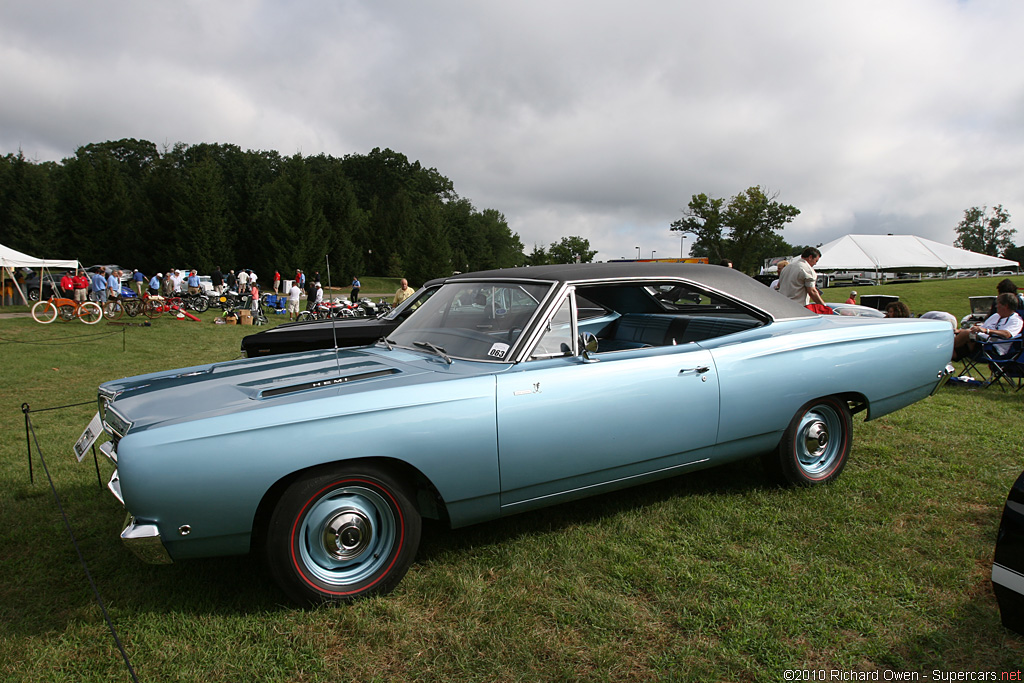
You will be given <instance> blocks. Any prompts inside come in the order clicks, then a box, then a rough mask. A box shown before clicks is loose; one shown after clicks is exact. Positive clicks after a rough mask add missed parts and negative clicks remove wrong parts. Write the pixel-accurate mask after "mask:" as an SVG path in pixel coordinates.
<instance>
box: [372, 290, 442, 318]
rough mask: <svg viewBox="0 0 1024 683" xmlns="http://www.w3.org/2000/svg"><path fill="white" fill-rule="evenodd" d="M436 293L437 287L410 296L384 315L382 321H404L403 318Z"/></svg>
mask: <svg viewBox="0 0 1024 683" xmlns="http://www.w3.org/2000/svg"><path fill="white" fill-rule="evenodd" d="M436 291H437V287H430V288H429V289H424V290H421V291H420V292H419V293H418V294H414V295H413V296H410V297H409V298H408V299H406V300H405V301H403V302H402V303H400V304H398V305H397V306H395V307H394V308H392V309H391V310H390V311H388V312H387V313H385V314H384V320H396V319H398V320H404V319H405V318H408V317H409V316H410V315H411V314H412V312H413V311H415V310H416V309H417V308H419V307H420V306H422V305H423V303H424V302H425V301H426V300H427V299H429V298H430V297H431V296H433V295H434V292H436Z"/></svg>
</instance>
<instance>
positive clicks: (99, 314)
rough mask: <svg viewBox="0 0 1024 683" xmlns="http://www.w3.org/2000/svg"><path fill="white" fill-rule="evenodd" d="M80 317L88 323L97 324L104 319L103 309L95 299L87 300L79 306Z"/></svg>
mask: <svg viewBox="0 0 1024 683" xmlns="http://www.w3.org/2000/svg"><path fill="white" fill-rule="evenodd" d="M78 319H79V320H81V321H82V322H83V323H85V324H86V325H95V324H96V323H98V322H99V321H100V320H102V319H103V309H102V308H100V305H99V304H98V303H96V302H95V301H86V302H85V303H83V304H82V305H81V306H79V307H78Z"/></svg>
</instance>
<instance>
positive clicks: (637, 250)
mask: <svg viewBox="0 0 1024 683" xmlns="http://www.w3.org/2000/svg"><path fill="white" fill-rule="evenodd" d="M636 260H637V261H639V260H640V247H637V248H636Z"/></svg>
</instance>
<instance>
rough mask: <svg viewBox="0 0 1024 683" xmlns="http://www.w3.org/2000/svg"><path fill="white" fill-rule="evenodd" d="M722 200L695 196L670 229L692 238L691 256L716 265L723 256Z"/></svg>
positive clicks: (702, 194)
mask: <svg viewBox="0 0 1024 683" xmlns="http://www.w3.org/2000/svg"><path fill="white" fill-rule="evenodd" d="M724 204H725V200H724V199H718V198H715V197H709V196H708V195H706V194H704V193H703V192H702V193H701V194H695V195H693V196H692V197H691V198H690V203H689V204H687V205H686V209H685V210H684V211H683V217H682V218H680V219H679V220H676V221H673V222H672V224H671V226H669V227H670V229H671V230H679V231H682V232H684V233H687V234H690V235H693V236H694V238H695V239H694V241H693V244H692V245H691V246H690V255H691V256H706V257H707V258H708V260H709V261H710V262H711V263H717V262H718V261H720V260H721V259H722V258H723V256H724V246H725V245H724V236H723V230H724V228H725V216H724V215H723V213H722V207H723V205H724Z"/></svg>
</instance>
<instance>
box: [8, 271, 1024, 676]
mask: <svg viewBox="0 0 1024 683" xmlns="http://www.w3.org/2000/svg"><path fill="white" fill-rule="evenodd" d="M996 281H997V280H996V279H982V280H951V281H946V282H929V281H925V282H921V283H913V284H906V285H898V286H892V285H888V286H882V287H873V288H863V289H861V288H858V290H859V291H861V293H862V294H863V293H868V292H867V290H868V289H870V293H878V294H889V293H895V294H898V295H899V296H901V297H902V299H903V300H904V301H906V302H907V303H908V305H909V306H910V307H911V309H912V310H913V311H914V312H915V313H921V312H924V311H926V310H932V309H940V310H948V311H949V312H951V313H953V314H954V315H956V316H957V317H958V318H959V317H960V316H961V315H963V314H965V313H966V312H967V297H968V296H970V295H978V294H989V293H994V290H995V283H996ZM1022 284H1024V283H1022ZM386 291H387V290H384V292H382V293H386ZM392 291H393V290H392ZM846 294H848V291H846V290H845V289H844V290H838V289H835V290H826V299H827V300H845V298H846ZM6 310H18V309H16V308H15V309H6ZM212 315H213V314H212V313H206V314H204V315H203V316H202V322H199V323H194V322H179V321H175V320H173V319H167V318H166V317H165V318H163V319H161V320H158V321H156V322H155V323H154V324H153V325H152V326H151V327H124V328H121V327H108V326H106V325H104V324H102V323H101V324H99V325H96V326H85V325H82V324H80V323H77V322H76V323H54V324H52V325H48V326H41V325H38V324H36V323H34V322H33V321H32V320H31V319H28V318H18V319H2V320H0V345H2V349H3V360H4V367H3V373H2V375H0V425H2V427H0V429H2V430H3V437H4V438H3V439H0V478H2V487H0V519H2V521H3V524H2V526H0V539H2V545H0V547H2V549H3V552H2V553H0V577H2V578H0V680H3V681H75V682H78V681H126V680H130V677H129V675H128V673H127V669H126V667H125V665H124V662H123V660H122V659H121V656H120V654H119V652H118V650H117V648H116V646H115V644H114V642H113V639H112V637H111V635H110V632H109V630H108V629H107V626H106V624H105V622H104V619H103V615H102V613H101V610H100V609H99V607H98V606H97V603H96V601H95V599H94V598H93V595H92V592H91V590H90V588H89V582H88V580H87V578H86V575H85V573H84V572H83V569H82V567H81V565H80V564H79V561H78V557H77V554H76V552H75V548H74V547H73V545H72V544H71V542H70V539H69V536H68V534H67V532H66V531H65V529H64V526H63V522H62V520H61V514H60V511H59V510H58V507H57V505H56V503H55V501H54V498H53V495H52V493H51V492H50V489H49V486H48V484H47V482H46V477H45V475H44V473H43V471H42V467H41V465H40V463H39V461H38V459H36V460H35V462H34V469H35V483H34V484H32V483H30V482H29V473H28V465H27V461H26V451H25V431H24V420H23V416H22V412H21V408H20V406H21V405H22V404H23V403H28V404H30V405H31V407H32V409H33V410H38V409H41V408H46V407H51V406H60V405H65V404H73V403H79V402H88V404H87V405H82V406H76V407H72V408H67V409H63V410H57V411H49V412H37V413H33V424H34V428H35V431H36V434H37V435H38V438H39V445H40V447H41V449H42V451H43V454H44V455H45V457H46V463H47V465H48V468H49V471H50V474H51V475H52V476H53V479H54V483H55V485H56V489H57V491H58V492H59V494H60V496H61V500H62V503H63V508H64V511H65V512H66V513H67V515H68V517H69V519H70V524H71V526H72V529H73V531H74V534H75V536H76V537H77V539H78V543H79V546H80V548H81V552H82V554H83V556H84V558H85V560H86V562H87V563H88V568H89V572H90V574H91V576H92V578H93V580H94V581H95V584H96V586H97V588H98V590H99V592H100V594H101V595H102V597H103V600H104V601H105V604H106V606H107V608H108V610H109V612H110V615H111V618H112V620H113V624H114V627H115V628H116V630H117V633H118V635H119V636H120V638H121V641H122V643H123V645H124V648H125V651H126V652H127V654H128V656H129V658H130V659H131V662H132V665H133V667H134V669H135V671H136V673H137V675H138V678H139V680H142V681H218V682H219V681H232V682H235V681H303V682H309V681H324V682H326V681H332V682H334V681H394V680H399V681H406V680H408V681H413V680H446V681H488V682H489V681H577V680H586V681H591V680H595V681H633V680H636V681H662V680H678V681H781V680H789V679H787V678H786V675H785V671H786V670H790V669H800V670H807V673H806V674H805V676H806V677H805V678H802V679H800V680H839V679H837V678H832V677H831V673H829V672H828V670H836V671H845V672H850V671H875V670H883V671H884V670H889V671H893V672H906V673H907V674H908V675H917V676H920V678H919V680H929V679H932V680H934V675H935V674H934V672H935V671H936V670H938V671H942V672H949V671H969V672H995V673H996V675H997V679H998V677H999V676H1000V675H1001V673H1002V672H1004V671H1011V672H1016V671H1018V670H1020V669H1021V668H1024V638H1021V637H1019V636H1016V635H1014V634H1012V633H1010V632H1008V631H1006V630H1005V629H1003V627H1002V626H1001V625H1000V623H999V614H998V610H997V607H996V603H995V599H994V597H993V594H992V589H991V584H990V581H989V573H990V569H991V560H992V551H993V544H994V541H995V536H996V530H997V528H998V524H999V517H1000V514H1001V511H1002V507H1003V503H1004V501H1005V497H1006V493H1007V491H1008V490H1009V487H1010V485H1011V484H1012V483H1013V481H1014V479H1015V478H1016V476H1017V475H1018V474H1019V473H1020V471H1021V469H1022V468H1024V458H1022V446H1024V430H1022V429H1021V428H1020V427H1019V426H1018V425H1017V424H1016V416H1017V414H1019V413H1020V412H1021V408H1022V402H1024V394H1019V395H1014V394H1007V393H1003V392H1000V391H999V390H994V389H989V390H984V391H977V392H969V391H966V390H962V389H953V388H948V389H944V390H942V391H941V392H939V394H937V395H936V396H934V397H932V398H930V399H927V400H925V401H922V402H920V403H918V404H916V405H914V406H912V407H910V408H908V409H905V410H902V411H899V412H897V413H895V414H893V415H889V416H886V417H884V418H881V419H879V420H875V421H873V422H868V423H864V422H862V421H861V420H860V419H856V420H855V436H854V449H853V453H852V456H851V459H850V463H849V465H848V467H847V469H846V471H845V472H844V473H843V476H842V477H841V478H840V479H839V480H838V481H837V482H835V483H834V484H832V485H830V486H827V487H821V488H816V489H812V490H791V489H780V488H776V487H773V486H770V485H768V484H766V483H765V479H764V476H763V473H762V471H761V467H760V465H759V464H758V463H757V462H755V461H750V462H743V463H737V464H734V465H730V466H726V467H721V468H717V469H713V470H708V471H704V472H699V473H696V474H693V475H690V476H685V477H680V478H676V479H672V480H668V481H664V482H660V483H658V484H654V485H650V486H643V487H639V488H634V489H630V490H626V491H622V492H619V493H616V494H612V495H605V496H602V497H599V498H592V499H589V500H586V501H583V502H577V503H572V504H567V505H563V506H560V507H556V508H552V509H547V510H542V511H538V512H533V513H528V514H524V515H520V516H517V517H511V518H508V519H504V520H501V521H496V522H491V523H486V524H482V525H478V526H475V527H470V528H466V529H459V530H455V531H452V530H447V529H444V528H441V527H439V526H437V525H428V526H427V527H426V528H425V530H424V540H423V546H422V548H421V552H420V555H419V559H418V560H417V561H416V562H415V563H414V565H413V567H412V569H411V570H410V572H409V574H408V575H407V576H406V578H405V579H404V581H403V582H402V583H401V584H400V585H399V587H398V589H397V590H396V591H395V592H394V593H392V594H391V595H389V596H385V597H382V598H375V599H371V600H366V601H362V602H359V603H356V604H354V605H349V606H342V607H327V608H321V609H316V610H298V609H295V608H293V607H291V606H290V605H289V604H287V603H286V601H285V598H284V596H283V595H282V594H281V593H280V592H279V591H278V589H277V588H276V587H275V585H274V584H273V583H272V581H271V580H270V579H269V578H268V576H267V575H266V574H265V572H264V571H263V569H262V568H261V567H260V566H259V564H258V563H257V562H255V560H254V559H253V558H250V557H240V558H226V559H214V560H202V561H191V562H183V563H179V564H175V565H172V566H166V567H155V566H150V565H145V564H142V563H141V562H139V561H138V560H136V558H135V557H134V556H133V555H131V554H130V553H129V552H128V551H127V550H125V549H124V548H123V547H122V546H121V543H120V540H119V539H118V537H117V535H118V533H119V532H120V529H121V523H122V521H123V516H124V511H123V509H122V508H121V507H120V506H119V504H118V503H117V502H116V501H115V500H114V499H113V497H112V496H110V494H109V493H108V492H106V491H105V490H102V491H101V490H100V489H99V487H98V484H97V476H96V471H95V469H94V466H93V463H92V461H91V459H87V460H86V461H84V462H83V463H81V464H79V463H77V462H76V461H75V459H74V457H73V455H72V454H71V445H72V443H73V442H74V441H75V439H76V438H77V437H78V435H79V434H80V433H81V431H82V429H83V428H84V427H85V425H86V423H87V422H88V420H89V418H90V417H91V415H92V413H93V412H94V411H95V403H94V401H95V394H96V386H97V385H98V384H99V383H100V382H102V381H105V380H108V379H113V378H116V377H120V376H125V375H132V374H138V373H142V372H150V371H155V370H161V369H167V368H173V367H179V366H184V365H189V364H195V363H200V362H209V361H217V360H227V359H231V358H235V357H237V356H238V355H239V354H238V348H239V341H240V339H241V337H242V336H243V335H244V334H247V333H250V332H252V331H253V328H246V327H240V326H221V325H213V324H211V322H210V321H211V320H212ZM283 317H284V316H278V317H277V318H275V322H276V321H277V319H279V318H283ZM763 390H764V392H765V400H766V401H770V400H771V390H772V387H764V388H763ZM301 447H302V445H301V444H296V448H301ZM100 470H101V474H102V480H103V483H104V485H105V483H106V480H107V478H109V475H110V471H111V468H110V466H109V465H107V464H105V463H104V462H101V463H100ZM819 670H825V671H826V677H825V678H811V677H810V676H811V675H812V671H814V672H816V671H819ZM815 675H819V676H820V674H815ZM846 680H851V679H850V678H847V679H846ZM881 680H885V678H881ZM943 680H958V679H951V678H945V679H943ZM1003 680H1007V679H1003ZM1009 680H1019V679H1009Z"/></svg>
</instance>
